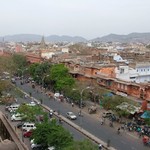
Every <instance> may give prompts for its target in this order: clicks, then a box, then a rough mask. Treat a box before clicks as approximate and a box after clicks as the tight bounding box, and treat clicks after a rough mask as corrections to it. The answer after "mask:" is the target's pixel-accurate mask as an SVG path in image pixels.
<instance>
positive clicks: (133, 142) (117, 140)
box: [17, 81, 149, 150]
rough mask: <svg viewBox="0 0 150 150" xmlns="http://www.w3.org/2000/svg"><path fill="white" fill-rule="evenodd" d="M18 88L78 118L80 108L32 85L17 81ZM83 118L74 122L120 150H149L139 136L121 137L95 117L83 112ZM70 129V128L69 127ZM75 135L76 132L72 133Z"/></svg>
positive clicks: (121, 135)
mask: <svg viewBox="0 0 150 150" xmlns="http://www.w3.org/2000/svg"><path fill="white" fill-rule="evenodd" d="M17 86H18V87H20V88H21V89H22V90H24V91H25V92H27V93H29V92H31V93H32V97H35V98H36V99H38V100H40V99H43V104H44V105H47V106H48V107H50V108H52V109H53V110H56V111H59V112H60V114H61V115H63V116H66V112H68V111H72V112H74V113H75V114H76V115H77V116H78V112H79V108H77V107H71V105H70V104H68V103H65V102H60V101H57V100H54V99H50V98H49V97H48V96H47V95H45V93H44V94H43V93H41V92H40V91H39V92H38V93H37V90H36V89H33V88H32V87H31V85H30V84H23V85H20V82H18V81H17ZM82 113H83V117H78V118H77V120H74V121H73V122H74V123H75V124H77V125H79V126H81V128H84V129H85V130H87V131H88V132H90V133H91V134H93V135H95V136H96V137H98V138H100V139H101V140H103V141H104V142H107V141H108V140H110V145H111V146H113V147H114V148H116V149H118V150H148V149H149V148H148V147H145V146H143V143H142V140H141V139H139V138H138V137H137V136H134V135H131V136H130V135H128V134H127V133H126V132H121V134H120V135H118V134H117V130H115V129H114V128H111V127H109V126H108V125H100V121H99V119H98V118H96V117H93V116H92V115H89V114H87V113H85V112H84V111H82ZM67 128H68V127H67ZM71 132H72V133H73V135H76V134H75V131H71ZM76 138H77V139H78V140H80V138H81V135H77V136H76ZM81 139H82V138H81Z"/></svg>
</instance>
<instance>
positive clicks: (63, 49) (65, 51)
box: [61, 47, 69, 53]
mask: <svg viewBox="0 0 150 150" xmlns="http://www.w3.org/2000/svg"><path fill="white" fill-rule="evenodd" d="M61 51H62V52H63V53H69V48H68V47H63V48H62V50H61Z"/></svg>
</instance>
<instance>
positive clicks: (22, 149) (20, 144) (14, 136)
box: [0, 112, 28, 150]
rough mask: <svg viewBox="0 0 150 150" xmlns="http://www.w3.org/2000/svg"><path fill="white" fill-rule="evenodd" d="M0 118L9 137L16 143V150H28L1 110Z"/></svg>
mask: <svg viewBox="0 0 150 150" xmlns="http://www.w3.org/2000/svg"><path fill="white" fill-rule="evenodd" d="M0 119H1V121H2V122H3V124H4V126H5V127H6V129H7V131H8V132H9V134H10V136H11V139H12V140H13V141H14V142H15V143H16V145H17V147H18V150H28V148H27V146H26V145H25V144H24V143H23V142H22V141H21V140H20V138H19V136H18V135H17V133H16V132H15V130H14V128H13V127H12V126H11V124H10V122H9V121H8V119H7V118H6V116H5V115H4V114H3V113H2V112H0Z"/></svg>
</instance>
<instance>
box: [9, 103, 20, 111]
mask: <svg viewBox="0 0 150 150" xmlns="http://www.w3.org/2000/svg"><path fill="white" fill-rule="evenodd" d="M19 106H20V105H19V104H13V105H10V106H9V108H8V111H9V112H15V111H16V110H17V109H18V108H19Z"/></svg>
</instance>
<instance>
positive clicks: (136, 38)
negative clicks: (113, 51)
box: [91, 33, 150, 43]
mask: <svg viewBox="0 0 150 150" xmlns="http://www.w3.org/2000/svg"><path fill="white" fill-rule="evenodd" d="M91 41H99V42H142V43H150V33H130V34H127V35H118V34H109V35H106V36H103V37H98V38H95V39H92V40H91Z"/></svg>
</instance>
